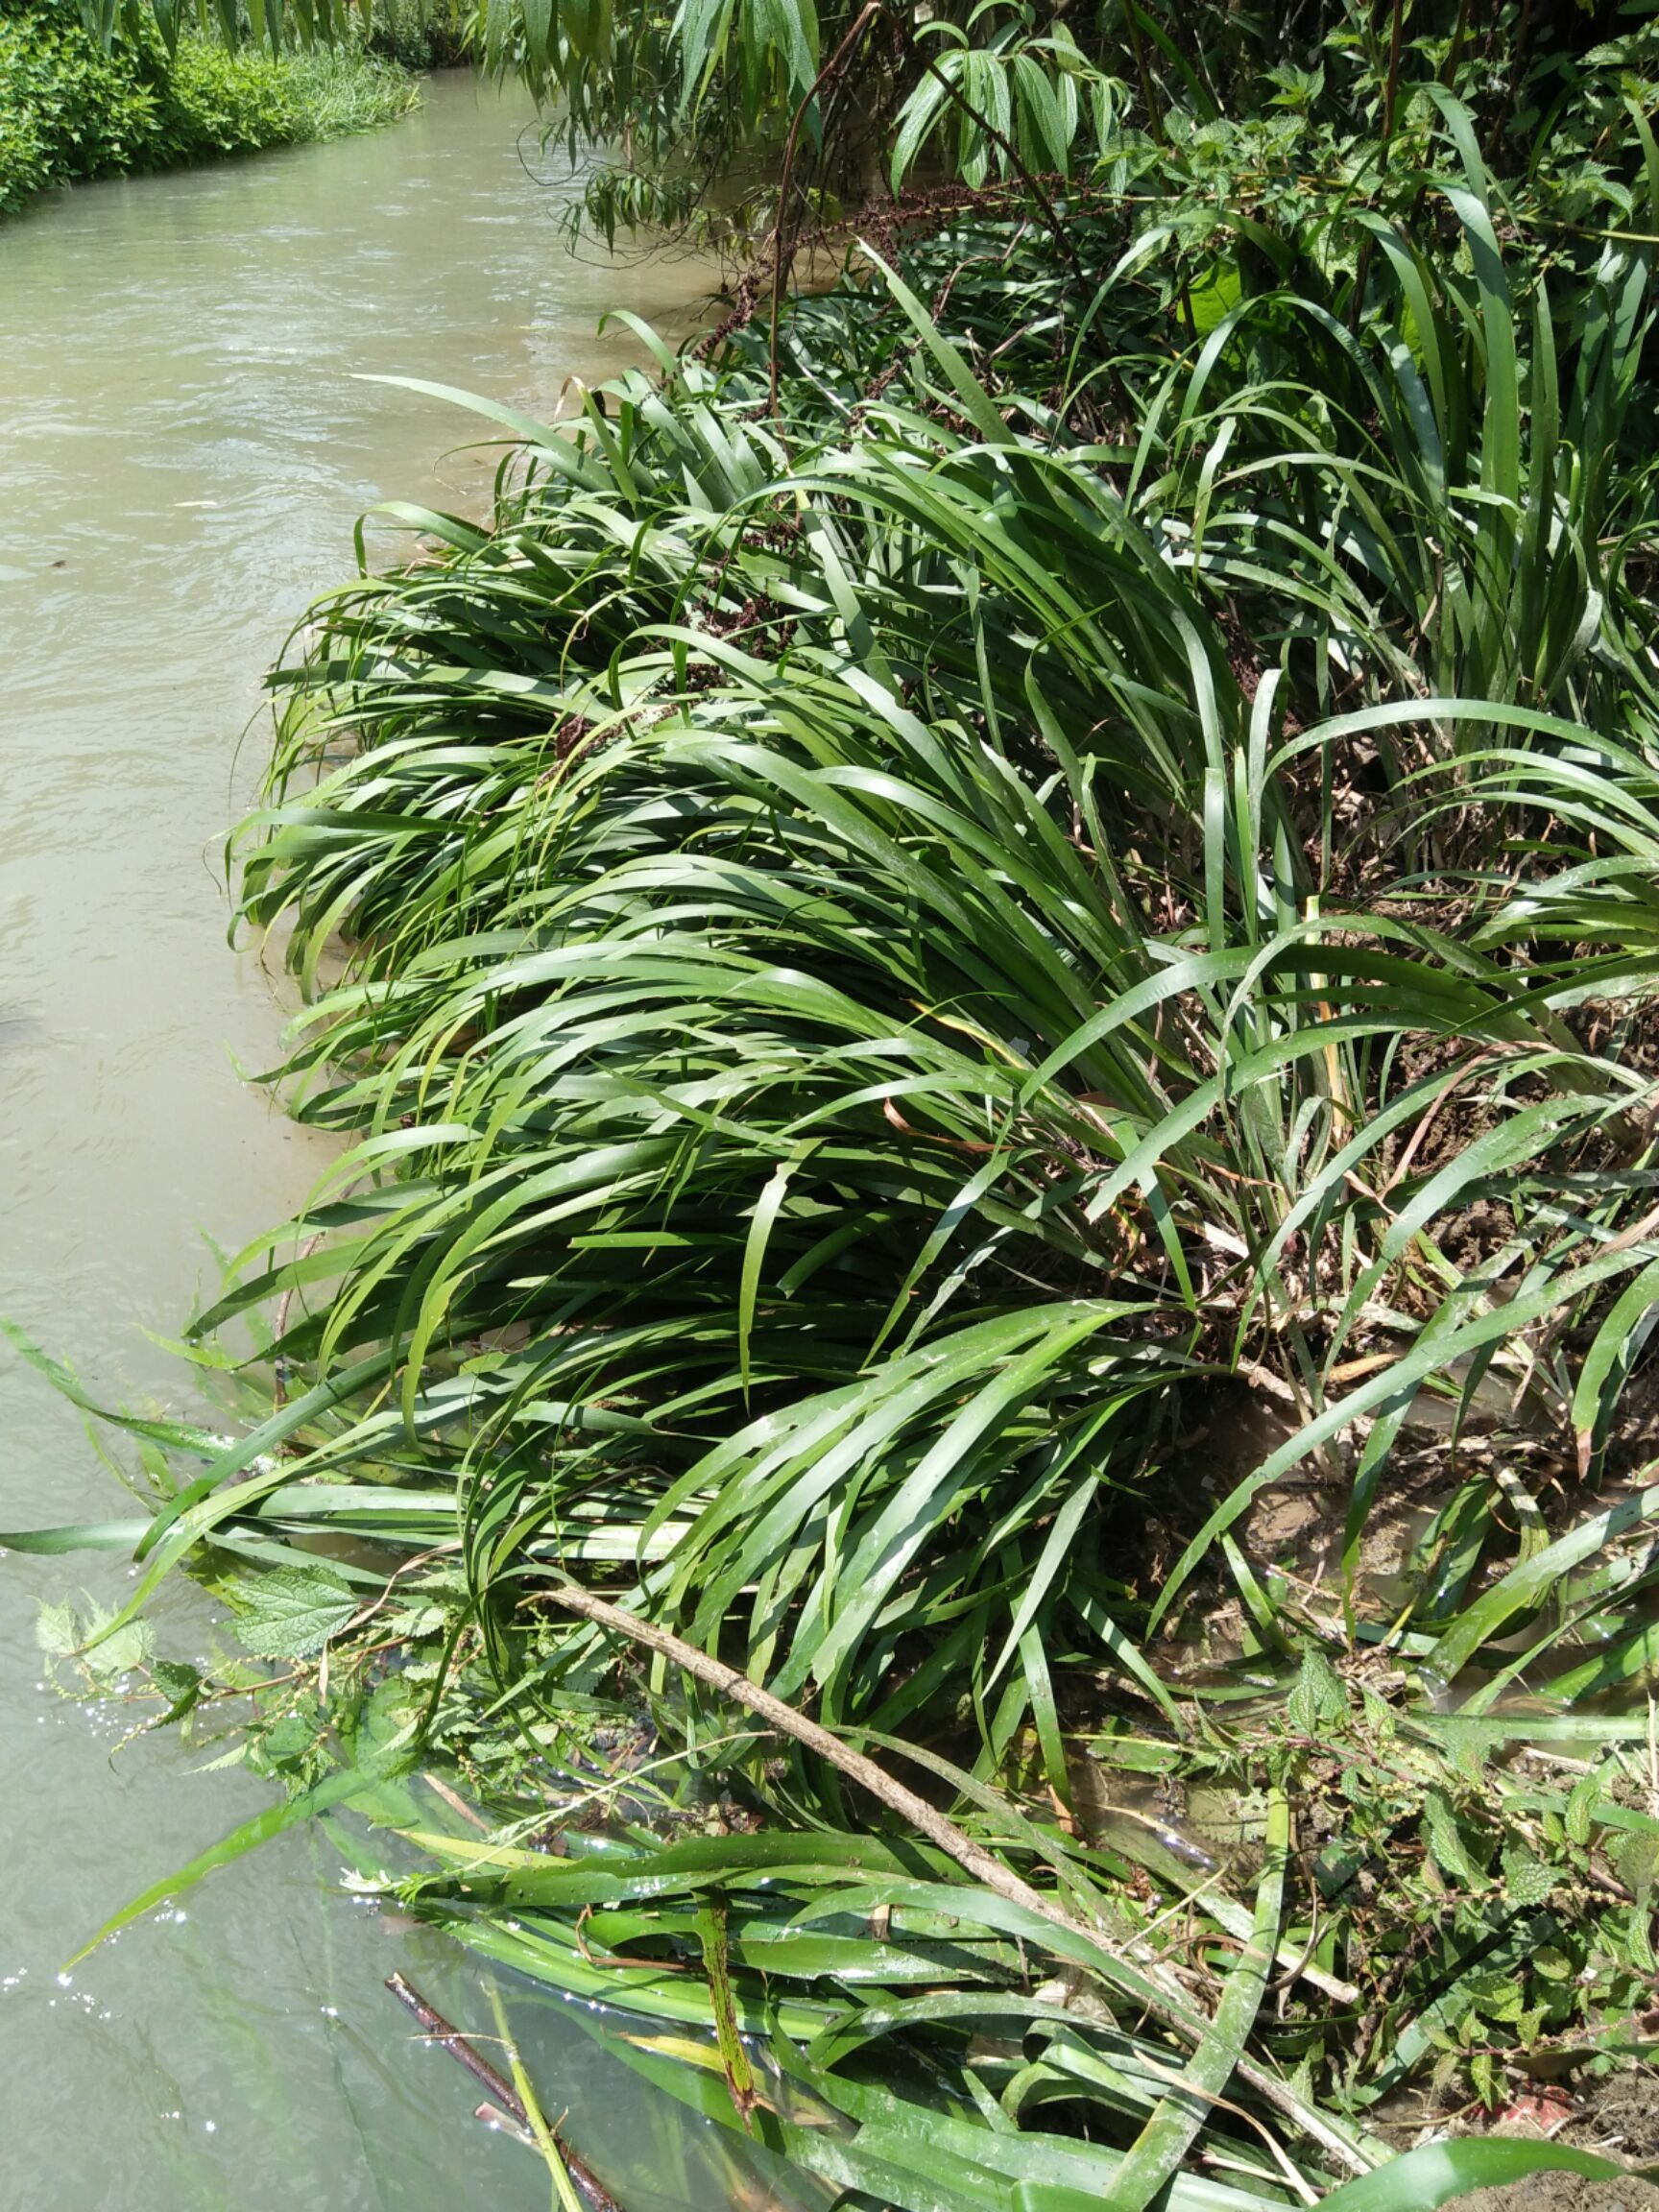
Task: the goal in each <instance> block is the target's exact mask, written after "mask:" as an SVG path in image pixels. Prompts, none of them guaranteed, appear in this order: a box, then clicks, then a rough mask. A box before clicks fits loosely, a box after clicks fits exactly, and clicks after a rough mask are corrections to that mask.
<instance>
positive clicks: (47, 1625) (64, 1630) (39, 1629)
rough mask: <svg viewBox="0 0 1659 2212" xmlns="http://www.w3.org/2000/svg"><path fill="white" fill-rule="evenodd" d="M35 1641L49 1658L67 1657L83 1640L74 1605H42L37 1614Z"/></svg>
mask: <svg viewBox="0 0 1659 2212" xmlns="http://www.w3.org/2000/svg"><path fill="white" fill-rule="evenodd" d="M35 1641H36V1644H37V1645H38V1646H39V1647H40V1648H41V1650H42V1651H44V1652H45V1653H46V1654H47V1656H48V1657H49V1658H53V1659H66V1658H67V1657H68V1656H69V1654H70V1652H71V1651H73V1650H75V1649H76V1648H77V1647H78V1646H79V1644H80V1642H81V1623H80V1622H79V1621H78V1620H77V1619H76V1618H75V1608H74V1606H73V1605H44V1604H43V1605H42V1606H41V1607H40V1610H39V1611H38V1613H36V1616H35Z"/></svg>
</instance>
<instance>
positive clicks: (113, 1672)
mask: <svg viewBox="0 0 1659 2212" xmlns="http://www.w3.org/2000/svg"><path fill="white" fill-rule="evenodd" d="M114 1618H115V1617H114V1616H113V1615H112V1614H110V1613H108V1612H107V1611H106V1610H105V1609H104V1607H103V1606H101V1605H94V1607H93V1608H92V1614H91V1618H90V1619H89V1620H88V1621H87V1623H86V1626H85V1631H84V1635H85V1643H86V1648H85V1649H84V1652H83V1653H82V1663H83V1665H84V1667H85V1669H86V1671H87V1672H88V1673H89V1674H91V1675H92V1676H94V1678H95V1679H96V1680H98V1681H99V1682H116V1681H119V1680H120V1678H121V1676H122V1675H123V1674H131V1673H132V1670H133V1669H134V1668H135V1667H142V1666H144V1665H145V1664H146V1663H147V1662H148V1660H149V1659H150V1657H151V1655H152V1653H153V1652H154V1651H155V1648H156V1631H155V1629H154V1628H152V1627H151V1625H150V1623H149V1622H148V1621H146V1620H145V1619H144V1617H143V1615H142V1614H134V1616H133V1617H132V1620H130V1621H123V1622H122V1623H121V1625H120V1626H119V1627H118V1628H109V1627H108V1623H109V1622H110V1621H111V1620H113V1619H114Z"/></svg>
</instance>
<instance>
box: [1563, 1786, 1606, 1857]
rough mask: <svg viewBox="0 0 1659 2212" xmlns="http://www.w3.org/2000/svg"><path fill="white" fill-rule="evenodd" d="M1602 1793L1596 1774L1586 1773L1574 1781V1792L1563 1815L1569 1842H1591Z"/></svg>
mask: <svg viewBox="0 0 1659 2212" xmlns="http://www.w3.org/2000/svg"><path fill="white" fill-rule="evenodd" d="M1600 1793H1601V1791H1600V1784H1599V1782H1598V1780H1597V1777H1596V1776H1595V1775H1594V1774H1586V1775H1584V1776H1583V1777H1582V1779H1581V1780H1579V1781H1577V1782H1575V1783H1574V1785H1573V1793H1572V1795H1571V1796H1570V1797H1569V1798H1568V1800H1567V1810H1566V1812H1565V1813H1564V1814H1563V1815H1562V1821H1563V1824H1564V1826H1565V1827H1566V1830H1567V1840H1568V1842H1569V1843H1578V1844H1584V1843H1588V1842H1589V1840H1590V1829H1591V1826H1592V1824H1593V1822H1594V1819H1595V1815H1596V1803H1597V1799H1598V1798H1599V1795H1600Z"/></svg>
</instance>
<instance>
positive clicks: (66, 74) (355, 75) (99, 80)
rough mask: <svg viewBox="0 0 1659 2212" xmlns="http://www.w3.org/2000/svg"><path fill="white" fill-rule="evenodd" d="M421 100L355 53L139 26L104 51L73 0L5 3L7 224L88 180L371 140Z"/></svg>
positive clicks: (2, 195) (1, 188)
mask: <svg viewBox="0 0 1659 2212" xmlns="http://www.w3.org/2000/svg"><path fill="white" fill-rule="evenodd" d="M415 97H416V94H415V87H414V85H413V84H412V83H411V81H410V79H409V78H408V76H407V75H406V74H405V73H404V72H403V70H402V69H401V68H400V67H399V66H398V65H397V64H396V63H395V62H390V61H386V60H379V59H375V58H372V57H370V56H368V55H366V54H364V53H363V52H361V51H360V50H358V49H357V48H355V47H337V48H334V49H332V50H327V51H321V50H320V51H316V52H312V53H295V54H286V53H285V54H282V55H280V56H274V55H272V54H269V53H267V52H264V51H262V50H260V49H258V48H256V47H252V46H243V47H240V48H237V49H234V50H232V49H230V48H228V47H227V46H226V45H224V44H223V43H222V42H221V41H219V40H216V39H209V38H204V37H202V36H186V37H183V38H181V39H180V42H179V44H178V46H177V48H176V50H175V51H174V52H173V54H172V55H171V56H169V54H168V53H167V52H166V50H165V48H164V46H163V44H162V42H161V40H160V38H159V36H156V33H155V32H154V31H149V32H146V31H145V30H144V29H143V27H142V26H139V27H138V28H137V29H136V30H135V31H133V32H132V33H131V34H129V35H127V36H123V37H121V38H119V39H116V40H114V41H113V42H112V43H111V44H109V45H108V47H106V46H104V45H102V44H101V43H100V42H99V40H98V39H96V38H95V37H94V36H92V35H91V34H90V33H89V32H88V31H87V30H86V28H85V26H84V23H83V21H82V19H81V10H80V8H79V6H78V5H77V0H29V4H28V5H27V6H21V5H18V4H17V0H5V4H0V214H10V213H14V212H15V211H16V209H17V208H19V207H21V206H22V205H23V204H24V203H25V202H26V201H28V200H29V199H30V198H32V197H33V195H34V194H36V193H37V192H40V191H43V190H44V189H45V188H46V187H47V186H49V185H52V184H61V183H67V182H69V181H70V180H73V179H76V178H81V177H106V176H115V175H121V174H125V173H126V172H129V171H132V170H144V169H169V168H176V167H179V166H180V165H181V164H183V163H186V162H193V161H206V160H212V159H214V158H216V157H218V156H222V155H227V154H242V153H256V152H258V151H260V150H262V149H264V148H267V147H271V146H289V145H295V144H300V143H302V142H305V141H309V140H313V139H319V138H333V137H339V136H341V135H342V134H344V133H346V132H352V131H368V130H373V129H376V128H378V127H379V126H380V125H381V124H384V123H389V122H391V121H392V120H394V118H396V117H397V116H398V115H401V114H403V113H405V112H406V111H407V110H408V108H410V106H411V105H412V104H413V102H414V99H415Z"/></svg>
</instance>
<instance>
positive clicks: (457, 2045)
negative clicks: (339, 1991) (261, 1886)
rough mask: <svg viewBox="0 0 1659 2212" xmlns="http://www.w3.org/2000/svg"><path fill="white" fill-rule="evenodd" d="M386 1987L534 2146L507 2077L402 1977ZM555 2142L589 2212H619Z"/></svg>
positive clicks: (596, 2181) (594, 2177) (395, 1977)
mask: <svg viewBox="0 0 1659 2212" xmlns="http://www.w3.org/2000/svg"><path fill="white" fill-rule="evenodd" d="M386 1986H387V1988H388V1989H390V1990H391V1992H392V1994H393V1996H394V1997H396V1998H397V2002H398V2004H399V2005H404V2006H407V2008H409V2010H410V2011H411V2012H413V2013H414V2015H415V2017H416V2019H417V2020H419V2021H420V2023H421V2028H422V2029H423V2030H424V2032H425V2033H426V2034H427V2035H428V2036H429V2037H430V2038H431V2040H432V2041H433V2042H434V2043H441V2044H442V2045H443V2046H444V2049H445V2051H447V2052H448V2054H449V2056H450V2057H451V2058H459V2059H460V2061H461V2063H462V2065H463V2066H465V2067H466V2069H467V2071H468V2073H469V2074H470V2075H471V2077H472V2079H473V2080H474V2081H481V2082H482V2083H483V2085H484V2087H485V2088H486V2089H488V2090H489V2092H490V2099H491V2102H492V2103H493V2104H495V2105H497V2106H498V2107H499V2108H500V2110H501V2111H502V2112H504V2113H505V2114H506V2116H507V2118H508V2119H509V2120H511V2121H512V2123H513V2125H514V2126H515V2128H521V2129H522V2130H523V2131H524V2133H525V2134H526V2135H527V2136H529V2138H530V2140H531V2141H532V2142H534V2141H535V2137H534V2135H533V2134H531V2131H530V2115H529V2113H528V2112H527V2111H526V2110H525V2109H524V2100H523V2099H522V2098H521V2097H520V2096H519V2094H518V2092H517V2089H515V2088H514V2086H513V2084H512V2082H511V2081H509V2080H508V2079H507V2077H506V2075H505V2074H501V2073H498V2072H497V2071H496V2069H495V2068H494V2067H493V2066H492V2065H491V2063H490V2061H489V2059H488V2058H486V2057H485V2056H484V2054H483V2053H482V2052H481V2051H479V2050H477V2049H476V2048H475V2047H474V2045H472V2044H471V2043H469V2041H468V2040H467V2038H466V2036H465V2035H463V2034H462V2032H461V2031H460V2029H459V2028H456V2027H452V2026H451V2025H450V2023H449V2022H448V2021H447V2020H445V2017H444V2015H443V2013H442V2012H439V2011H437V2010H435V2009H434V2008H433V2007H432V2006H430V2005H428V2004H427V2002H426V2000H425V1998H424V1997H422V1996H421V1992H420V1990H419V1989H413V1988H411V1987H410V1985H409V1984H408V1983H407V1982H405V1981H404V1979H403V1977H402V1975H401V1974H388V1975H387V1977H386ZM479 2109H480V2110H482V2109H483V2107H482V2106H480V2108H479ZM554 2140H555V2141H556V2142H559V2155H560V2156H561V2157H562V2158H563V2159H564V2161H565V2166H566V2168H567V2169H568V2171H569V2175H570V2178H571V2180H572V2181H574V2182H575V2184H576V2186H577V2188H578V2189H580V2190H581V2192H582V2194H583V2196H584V2197H586V2198H587V2200H588V2202H589V2207H590V2208H591V2212H622V2207H621V2206H620V2205H619V2204H618V2203H617V2201H616V2200H615V2198H614V2197H613V2196H612V2195H611V2194H610V2192H609V2190H607V2189H606V2188H605V2186H604V2184H603V2183H602V2182H601V2181H600V2179H599V2177H598V2176H597V2175H596V2174H594V2172H593V2171H592V2169H591V2168H590V2167H589V2166H587V2165H586V2164H584V2162H583V2161H582V2160H581V2159H580V2158H578V2157H577V2155H576V2153H575V2152H573V2151H571V2150H570V2149H568V2148H567V2146H566V2145H565V2143H564V2142H562V2141H560V2140H559V2138H558V2136H557V2135H555V2138H554Z"/></svg>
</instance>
